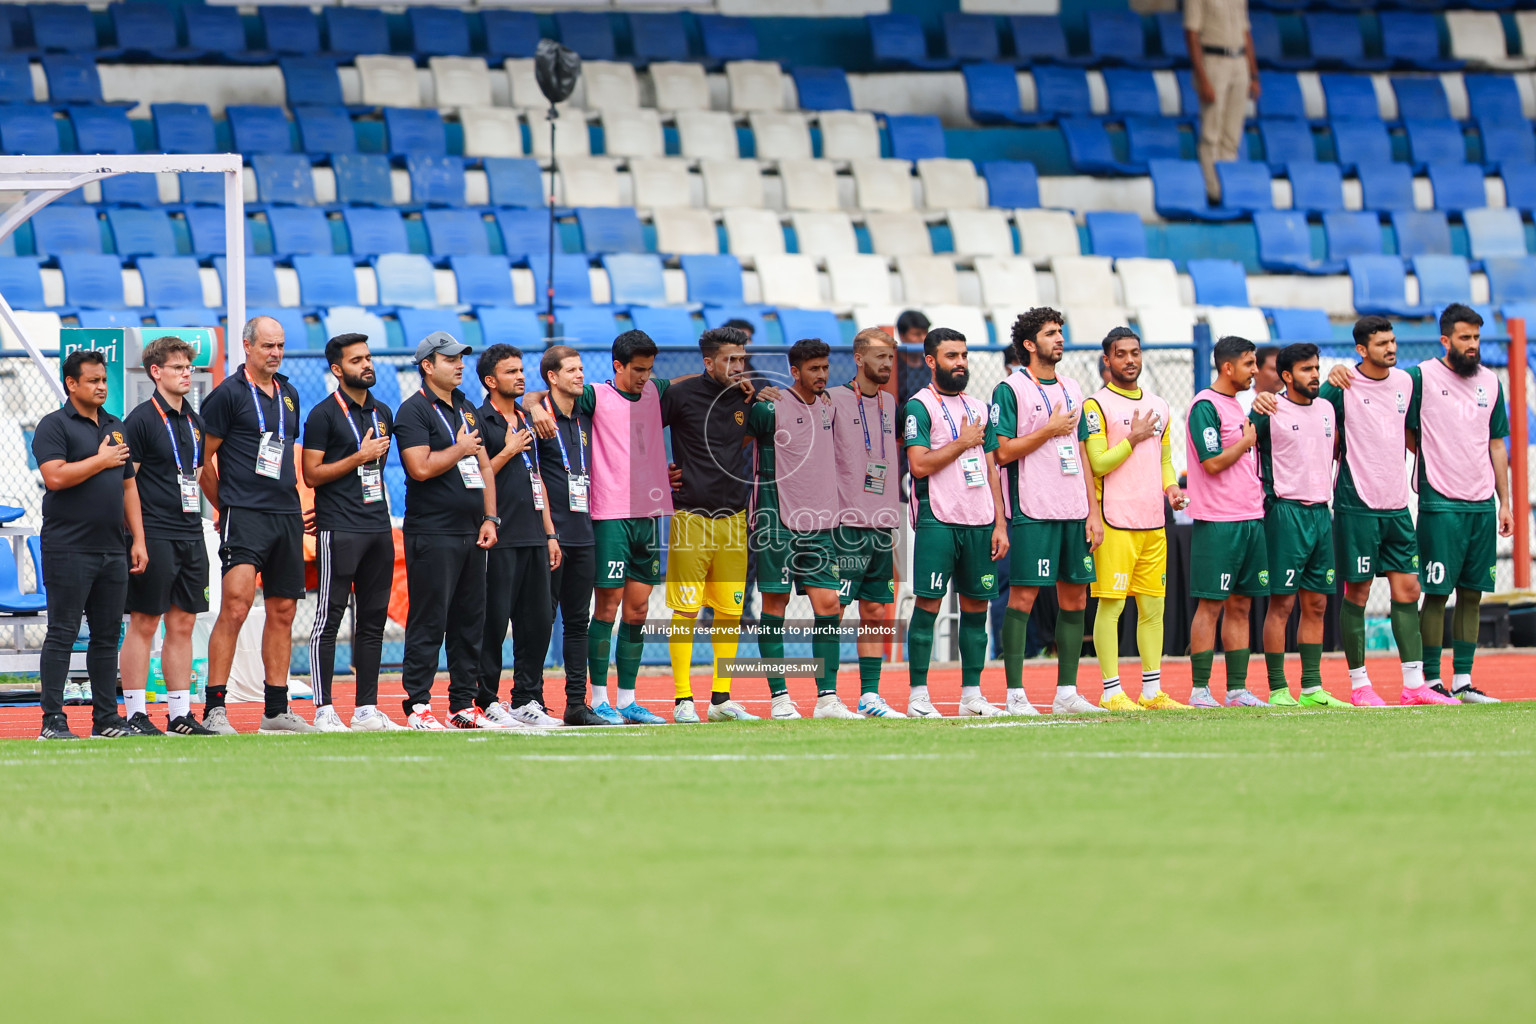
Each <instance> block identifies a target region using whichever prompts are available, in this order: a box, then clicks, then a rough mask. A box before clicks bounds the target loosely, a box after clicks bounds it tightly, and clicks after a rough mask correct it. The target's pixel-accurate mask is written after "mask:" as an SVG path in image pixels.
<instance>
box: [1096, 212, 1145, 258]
mask: <svg viewBox="0 0 1536 1024" xmlns="http://www.w3.org/2000/svg"><path fill="white" fill-rule="evenodd" d="M1083 219H1084V220H1085V221H1086V222H1087V225H1088V239H1089V245H1090V247H1091V248H1092V249H1093V255H1095V256H1109V257H1111V258H1113V259H1120V258H1122V257H1131V258H1140V257H1144V256H1146V255H1147V231H1146V228H1144V227H1142V225H1141V218H1140V217H1138V216H1136V214H1134V213H1129V212H1126V211H1123V210H1091V211H1089V212H1088V213H1087V214H1085V215H1084V218H1083Z"/></svg>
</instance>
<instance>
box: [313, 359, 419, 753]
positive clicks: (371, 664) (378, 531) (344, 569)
mask: <svg viewBox="0 0 1536 1024" xmlns="http://www.w3.org/2000/svg"><path fill="white" fill-rule="evenodd" d="M325 358H326V361H327V362H328V363H329V364H330V368H331V374H332V375H333V376H334V377H335V378H336V381H337V387H336V390H335V391H333V392H331V395H330V397H329V398H327V399H326V400H325V401H323V402H321V403H320V404H319V405H316V406H315V407H314V408H313V409H311V410H309V418H308V419H307V420H305V421H304V455H303V459H304V482H305V483H306V484H308V485H309V486H310V487H312V488H314V491H315V559H316V562H317V566H316V571H317V574H318V576H319V585H320V594H319V603H318V605H317V606H316V609H315V624H314V627H313V628H312V629H311V630H310V633H309V671H310V678H311V679H312V680H314V682H315V704H316V707H315V728H317V729H319V730H320V731H321V732H346V731H347V726H346V724H345V723H344V722H342V720H341V716H340V715H338V714H337V713H336V708H335V707H334V706H333V705H332V703H331V678H332V676H333V675H334V674H335V668H336V632H337V630H338V629H340V627H341V620H342V618H343V617H344V616H345V615H346V613H347V604H348V603H349V601H350V600H351V599H352V597H353V595H354V594H355V595H356V597H357V610H356V612H354V613H353V616H352V665H353V667H354V669H355V670H356V672H357V701H356V705H355V707H354V710H353V712H352V728H353V729H356V730H358V731H359V732H364V731H367V732H382V731H386V730H389V729H403V728H405V726H403V725H400V724H398V723H396V722H394V721H393V720H391V719H390V718H389V717H388V716H387V715H385V714H384V713H383V712H382V711H380V710H379V709H378V706H377V705H378V700H379V659H380V657H381V656H382V652H383V649H384V622H385V620H386V619H387V618H388V616H389V591H390V584H391V583H393V581H394V578H395V540H394V534H392V533H391V532H390V522H389V502H388V501H387V500H386V498H385V493H384V457H385V456H386V455H388V454H389V443H390V437H391V436H393V434H394V423H395V417H394V414H393V413H391V412H390V411H389V410H388V409H386V408H385V407H384V406H382V405H379V404H378V403H377V402H375V401H374V400H373V395H372V393H370V391H369V388H371V387H373V385H374V384H375V383H377V380H378V378H377V376H376V375H375V373H374V370H373V354H372V353H371V352H370V351H369V349H368V336H367V335H366V334H339V335H337V336H336V337H334V338H332V339H331V340H330V341H328V342H326V344H325ZM386 372H388V373H394V372H395V371H394V367H389V368H388V369H387V370H386Z"/></svg>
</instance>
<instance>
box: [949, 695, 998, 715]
mask: <svg viewBox="0 0 1536 1024" xmlns="http://www.w3.org/2000/svg"><path fill="white" fill-rule="evenodd" d="M1005 714H1006V712H1005V711H1003V709H1002V708H1000V707H998V706H997V705H996V704H990V703H988V702H987V699H986V698H985V697H983V696H981V695H980V694H977V695H976V696H974V697H961V698H960V717H961V718H997V717H998V716H1000V715H1005Z"/></svg>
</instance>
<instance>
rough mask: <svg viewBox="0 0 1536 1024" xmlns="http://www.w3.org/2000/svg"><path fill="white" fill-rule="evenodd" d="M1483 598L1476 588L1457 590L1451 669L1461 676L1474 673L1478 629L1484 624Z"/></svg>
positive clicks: (1452, 627)
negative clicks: (1473, 664) (1473, 665)
mask: <svg viewBox="0 0 1536 1024" xmlns="http://www.w3.org/2000/svg"><path fill="white" fill-rule="evenodd" d="M1482 600H1483V595H1482V594H1481V593H1479V592H1478V591H1476V590H1467V589H1465V588H1459V589H1457V591H1456V613H1455V614H1454V615H1453V616H1452V617H1451V671H1452V672H1454V673H1455V674H1456V675H1459V676H1465V675H1471V674H1472V658H1473V656H1474V655H1475V654H1476V653H1477V631H1478V628H1479V627H1480V626H1481V625H1482V622H1481V619H1482ZM1452 682H1455V680H1452Z"/></svg>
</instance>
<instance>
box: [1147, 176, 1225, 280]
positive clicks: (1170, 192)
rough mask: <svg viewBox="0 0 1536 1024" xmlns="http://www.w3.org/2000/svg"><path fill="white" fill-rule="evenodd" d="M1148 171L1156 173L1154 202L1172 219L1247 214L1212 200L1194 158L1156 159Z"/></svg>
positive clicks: (1153, 188) (1157, 207)
mask: <svg viewBox="0 0 1536 1024" xmlns="http://www.w3.org/2000/svg"><path fill="white" fill-rule="evenodd" d="M1147 172H1148V173H1149V174H1150V175H1151V176H1152V205H1153V206H1154V207H1156V209H1157V212H1158V213H1159V214H1161V215H1162V216H1164V217H1166V218H1168V219H1169V220H1189V219H1190V218H1194V219H1195V220H1236V219H1238V218H1240V217H1242V216H1244V214H1243V212H1242V211H1241V210H1228V209H1225V208H1223V207H1213V206H1211V205H1210V204H1209V202H1208V201H1207V199H1206V194H1205V177H1204V176H1203V175H1202V174H1201V173H1200V165H1199V164H1197V163H1195V162H1194V161H1193V160H1153V161H1151V162H1149V163H1148V164H1147ZM1243 305H1247V303H1243Z"/></svg>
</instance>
